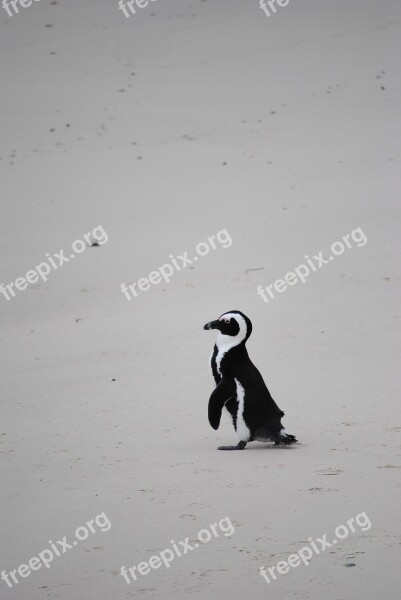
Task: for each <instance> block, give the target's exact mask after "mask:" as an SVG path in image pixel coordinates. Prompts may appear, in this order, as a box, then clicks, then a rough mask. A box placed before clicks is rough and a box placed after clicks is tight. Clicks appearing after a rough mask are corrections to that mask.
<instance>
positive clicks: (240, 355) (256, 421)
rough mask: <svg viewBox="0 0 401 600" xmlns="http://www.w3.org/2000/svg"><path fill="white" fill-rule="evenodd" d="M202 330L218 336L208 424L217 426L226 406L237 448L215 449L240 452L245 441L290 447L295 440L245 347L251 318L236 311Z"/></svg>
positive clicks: (213, 357)
mask: <svg viewBox="0 0 401 600" xmlns="http://www.w3.org/2000/svg"><path fill="white" fill-rule="evenodd" d="M203 329H217V330H218V332H219V333H218V335H217V340H216V344H215V346H214V349H213V353H212V355H211V357H210V366H211V369H212V374H213V378H214V381H215V383H216V387H215V389H214V391H213V392H212V395H211V396H210V399H209V407H208V412H209V423H210V425H211V426H212V427H213V429H218V428H219V425H220V419H221V413H222V410H223V408H224V407H225V408H226V409H227V410H228V412H229V414H230V415H231V419H232V422H233V425H234V429H235V431H236V432H237V434H238V437H239V442H238V444H237V445H236V446H220V447H219V448H218V450H243V449H244V448H245V446H246V445H247V443H248V442H252V441H260V442H274V443H275V445H277V446H281V445H283V446H290V445H291V444H295V442H297V441H298V440H297V439H296V438H295V436H293V435H290V434H289V433H287V432H286V430H285V429H284V427H283V426H282V424H281V419H282V417H283V416H284V413H283V411H282V410H280V409H279V407H278V406H277V404H276V403H275V401H274V400H273V398H272V397H271V395H270V392H269V390H268V389H267V387H266V384H265V382H264V380H263V377H262V375H261V374H260V373H259V371H258V369H257V368H256V367H255V365H254V364H253V363H252V361H251V359H250V358H249V355H248V351H247V349H246V347H245V344H246V342H247V341H248V339H249V337H250V335H251V333H252V323H251V321H250V319H249V318H248V317H247V316H246V315H244V313H242V312H240V311H239V310H231V311H229V312H226V313H224V314H223V315H221V317H219V318H218V319H217V320H216V321H210V322H209V323H206V325H204V327H203Z"/></svg>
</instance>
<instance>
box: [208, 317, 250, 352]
mask: <svg viewBox="0 0 401 600" xmlns="http://www.w3.org/2000/svg"><path fill="white" fill-rule="evenodd" d="M203 329H217V330H218V331H219V332H220V336H227V337H229V338H232V339H233V340H234V339H236V338H238V344H240V343H241V342H243V341H246V340H247V339H248V338H249V336H250V335H251V333H252V323H251V321H250V319H248V317H247V316H246V315H244V313H242V312H241V311H239V310H230V311H229V312H226V313H224V314H222V315H221V317H219V318H218V319H216V321H209V323H206V325H204V327H203ZM220 336H219V337H220Z"/></svg>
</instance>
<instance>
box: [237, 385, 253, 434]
mask: <svg viewBox="0 0 401 600" xmlns="http://www.w3.org/2000/svg"><path fill="white" fill-rule="evenodd" d="M234 381H235V385H236V386H237V401H238V412H237V418H236V431H237V433H238V436H239V439H240V440H241V441H244V442H248V441H249V440H250V438H251V432H250V429H249V427H248V425H247V424H246V423H245V419H244V408H245V390H244V388H243V386H242V385H241V383H240V382H239V381H238V379H235V380H234Z"/></svg>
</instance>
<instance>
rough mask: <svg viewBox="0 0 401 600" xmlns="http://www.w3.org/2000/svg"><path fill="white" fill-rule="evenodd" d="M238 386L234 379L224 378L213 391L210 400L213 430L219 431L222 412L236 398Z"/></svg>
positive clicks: (210, 421)
mask: <svg viewBox="0 0 401 600" xmlns="http://www.w3.org/2000/svg"><path fill="white" fill-rule="evenodd" d="M236 389H237V386H236V385H235V381H234V379H229V378H227V377H225V378H224V377H223V379H222V380H221V381H220V383H219V385H218V386H217V387H216V388H215V389H214V390H213V392H212V395H211V396H210V398H209V407H208V413H209V423H210V425H211V426H212V427H213V429H218V428H219V425H220V419H221V411H222V410H223V407H224V405H225V403H226V402H227V400H229V399H230V398H232V397H233V396H235V394H236Z"/></svg>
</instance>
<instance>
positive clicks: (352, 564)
mask: <svg viewBox="0 0 401 600" xmlns="http://www.w3.org/2000/svg"><path fill="white" fill-rule="evenodd" d="M345 566H346V567H355V563H345Z"/></svg>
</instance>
